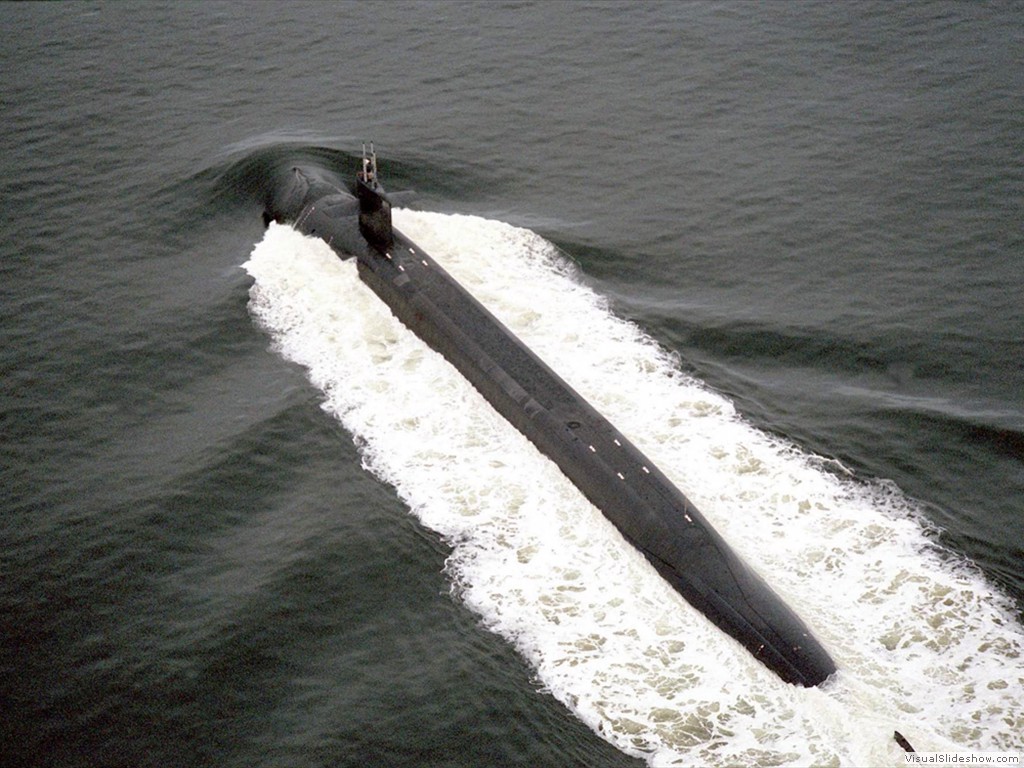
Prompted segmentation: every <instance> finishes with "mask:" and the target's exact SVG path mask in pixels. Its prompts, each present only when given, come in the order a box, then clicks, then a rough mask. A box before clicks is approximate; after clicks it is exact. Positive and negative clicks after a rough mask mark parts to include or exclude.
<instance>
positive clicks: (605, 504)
mask: <svg viewBox="0 0 1024 768" xmlns="http://www.w3.org/2000/svg"><path fill="white" fill-rule="evenodd" d="M361 186H363V185H360V186H357V188H356V190H355V191H356V193H357V195H360V194H362V196H364V197H365V196H366V195H365V190H363V189H361ZM378 189H379V194H380V197H381V198H382V200H383V202H384V205H385V206H387V211H386V217H387V226H386V228H387V229H388V231H387V232H386V233H385V234H386V236H387V248H390V247H391V242H392V240H391V232H390V202H389V201H388V199H387V197H385V196H384V194H383V190H382V189H380V188H379V187H378ZM370 197H371V198H372V197H373V194H371V195H370ZM375 202H379V201H375ZM359 215H360V200H359V199H358V198H357V196H356V195H353V194H352V193H351V192H350V191H349V188H348V187H347V185H345V184H344V183H343V182H341V181H340V179H338V178H337V177H336V176H334V175H333V174H331V173H330V172H326V171H323V170H322V169H319V168H309V167H301V166H295V167H292V168H291V169H289V171H288V172H287V173H284V174H282V176H281V177H280V179H279V183H278V185H277V187H276V189H275V191H274V193H273V195H272V197H271V199H270V200H268V201H267V207H266V212H265V214H264V216H265V219H267V220H271V219H272V220H276V221H279V222H287V223H291V224H293V225H294V226H295V227H296V229H298V230H299V231H301V232H303V233H304V234H307V235H313V236H317V237H320V238H322V239H323V240H324V241H325V242H327V243H328V245H330V246H331V247H332V248H333V249H334V250H335V251H336V252H338V253H339V254H340V255H341V254H343V255H345V256H358V257H359V260H360V275H361V276H362V277H363V279H364V280H367V278H368V276H369V275H368V273H371V272H372V271H373V270H372V267H369V266H368V265H369V264H372V263H374V262H375V260H376V259H380V261H381V262H382V263H383V261H384V260H383V259H381V258H380V257H381V255H382V254H383V252H384V250H385V246H384V244H383V242H382V241H381V239H380V238H381V233H380V232H375V231H371V230H370V229H368V228H367V227H366V226H365V219H366V218H367V217H365V216H364V222H363V225H362V226H361V224H360V220H359ZM400 239H401V240H402V241H405V240H406V239H405V238H404V237H401V236H400ZM416 250H417V251H420V252H421V253H422V251H421V249H419V248H418V247H417V248H416ZM388 262H389V263H390V257H388ZM364 267H365V268H366V269H364ZM441 273H443V270H441V269H440V268H437V269H436V270H435V274H441ZM447 279H449V280H451V278H450V277H447ZM453 282H454V281H453ZM371 287H374V286H372V285H371ZM381 287H382V286H381ZM375 290H377V289H376V288H375ZM377 292H378V293H379V294H381V297H382V298H383V299H384V300H385V302H386V303H388V304H389V306H391V309H392V310H393V311H395V313H396V314H397V315H399V316H400V317H401V315H402V314H403V313H401V312H399V311H398V308H397V307H395V306H392V301H389V300H388V299H387V298H386V297H385V296H384V295H383V294H382V293H381V291H380V290H377ZM460 292H463V291H460ZM465 301H467V302H472V303H473V304H476V305H477V307H476V311H477V312H478V313H479V312H483V313H484V314H485V315H487V317H488V318H489V319H490V320H491V321H493V323H494V324H496V325H497V326H498V327H499V328H500V329H501V331H502V332H503V333H504V334H505V335H506V336H507V338H508V343H509V344H513V345H516V346H518V347H520V348H521V349H522V350H524V351H525V353H526V354H528V355H530V356H532V357H535V356H534V355H533V353H532V352H531V351H530V350H528V348H526V347H525V345H523V344H522V342H521V341H519V340H518V339H517V338H516V337H515V336H514V335H513V334H512V333H511V331H508V330H507V329H505V328H504V326H502V325H501V323H500V322H499V321H498V320H497V319H496V318H493V316H491V315H490V313H489V312H487V310H486V309H484V308H483V307H482V306H480V305H479V304H478V302H476V301H475V299H473V298H472V297H471V296H469V295H468V294H466V295H465ZM439 311H440V312H442V313H443V312H444V310H439ZM413 330H414V331H416V332H417V334H418V335H421V336H423V335H424V334H423V331H422V330H417V329H415V328H414V329H413ZM428 343H429V342H428ZM460 344H461V345H462V346H463V347H465V346H472V344H473V341H472V339H467V338H463V339H461V341H460ZM431 346H435V345H434V344H431ZM462 353H463V354H464V353H465V349H463V350H462ZM446 356H448V355H446ZM537 360H538V363H539V364H540V365H542V366H544V363H543V362H542V361H539V358H538V359H537ZM456 367H459V368H460V370H461V368H462V366H459V365H457V366H456ZM544 367H545V368H546V366H544ZM552 375H554V374H552ZM565 387H566V388H567V389H568V385H565ZM570 391H571V390H570ZM492 405H494V403H492ZM499 410H500V409H499ZM588 410H589V408H588ZM503 415H506V417H508V414H503ZM510 420H511V421H512V422H513V424H515V423H516V421H515V420H514V419H510ZM517 426H519V425H517ZM551 427H552V431H553V430H554V429H555V428H556V427H555V424H554V423H552V424H551ZM520 429H521V427H520ZM531 439H533V438H532V437H531ZM534 442H535V443H536V442H537V441H536V440H534ZM538 447H540V446H539V445H538ZM563 447H564V446H563ZM629 448H630V450H636V449H635V448H633V447H632V446H631V445H630V446H629ZM544 452H545V453H548V451H544ZM637 455H641V454H639V452H637ZM584 460H589V458H586V459H584ZM560 466H561V464H560ZM564 469H566V467H563V470H564ZM651 469H652V470H653V472H654V477H652V478H651V480H653V481H655V482H656V483H658V484H659V485H657V486H656V487H657V489H658V490H656V491H655V492H654V493H653V498H652V494H651V492H650V491H644V492H640V491H631V492H630V493H631V494H632V496H631V497H629V498H627V497H622V496H621V495H618V496H616V497H615V498H614V499H613V498H612V497H610V496H609V497H608V498H604V497H603V491H602V490H601V488H600V486H601V483H600V481H598V482H596V483H595V482H591V483H586V482H584V483H580V482H579V478H576V477H572V478H571V479H573V481H574V482H576V484H577V485H578V486H579V487H580V489H581V491H583V492H584V495H586V496H587V497H588V499H589V500H590V501H592V502H593V503H594V504H595V505H596V506H597V507H598V508H599V509H601V510H602V511H603V512H604V513H605V514H606V515H607V516H608V517H609V519H611V521H612V522H613V523H614V524H615V525H616V527H617V528H618V529H619V530H620V532H621V533H622V534H623V535H624V537H625V538H626V539H627V541H629V542H630V543H631V544H632V545H633V546H635V547H636V548H637V549H638V550H639V551H640V552H642V553H643V554H644V556H645V557H646V558H647V559H648V561H649V562H650V563H651V564H652V565H653V566H654V568H655V569H656V570H657V571H658V573H659V574H660V575H661V576H662V578H664V579H665V580H666V581H667V582H668V583H669V584H670V585H671V586H672V587H673V588H674V589H675V590H676V591H677V592H679V593H680V594H681V595H682V596H683V597H684V598H685V599H686V600H687V601H688V602H689V603H690V604H691V605H692V606H693V607H694V608H696V609H697V610H699V611H700V612H702V613H703V614H704V615H705V616H706V617H707V618H708V619H709V620H711V621H712V622H713V623H714V624H715V625H716V626H718V627H719V628H720V629H722V630H723V631H724V632H726V633H727V634H729V635H730V636H731V637H733V638H734V639H735V640H737V641H738V642H740V643H741V644H742V645H743V646H745V647H746V648H747V649H748V650H749V651H750V653H751V654H752V655H753V656H754V657H755V658H757V659H758V660H759V661H761V662H762V663H763V664H764V665H765V666H767V667H768V668H769V669H771V670H773V671H774V672H775V673H776V674H777V675H778V676H779V677H780V678H782V679H783V680H785V681H786V682H789V683H794V684H797V685H802V686H813V685H818V684H820V683H822V682H823V681H824V680H825V679H827V678H828V677H829V676H830V675H831V674H832V673H833V672H835V671H836V667H835V663H834V662H833V661H832V659H831V657H830V656H829V655H828V653H827V652H826V651H825V650H824V648H823V647H822V646H821V645H820V644H819V643H818V641H817V639H816V638H815V637H814V636H813V635H812V634H811V633H810V631H809V629H808V628H807V626H806V625H805V624H804V623H803V622H802V621H801V620H800V618H799V617H798V616H797V615H796V614H795V613H794V612H793V611H792V610H791V609H790V608H789V606H788V605H787V604H786V603H784V602H783V601H782V599H781V598H780V597H779V596H778V595H777V594H776V593H775V592H774V591H773V590H772V589H771V588H770V587H769V586H768V585H767V584H766V583H765V582H764V581H763V580H762V579H761V578H760V577H759V576H758V575H757V574H756V573H755V572H754V571H753V570H752V569H751V568H750V567H749V566H748V565H746V563H744V562H743V561H742V560H741V559H740V558H739V557H738V556H737V555H736V554H735V553H734V552H733V551H732V549H731V548H730V547H729V546H728V545H727V544H726V543H725V541H724V540H723V539H722V538H721V537H720V536H719V535H718V533H717V532H716V531H715V530H714V529H713V528H712V527H711V526H710V525H709V524H708V523H707V522H706V521H705V520H704V518H703V516H702V515H701V514H700V513H699V512H698V511H697V510H696V509H695V508H694V507H693V506H692V504H690V502H689V501H688V500H687V499H686V498H685V497H684V496H683V495H682V493H681V492H679V491H678V489H676V488H675V486H674V485H673V484H672V483H671V481H669V480H668V479H667V478H665V477H664V476H663V475H662V474H661V473H660V472H659V471H658V470H657V469H656V468H654V467H653V466H652V467H651ZM592 471H593V467H588V468H586V469H582V471H581V472H580V473H576V472H570V474H580V475H581V476H582V475H583V474H587V475H589V474H591V473H592ZM593 477H594V478H595V480H596V478H597V475H596V474H595V475H593ZM584 486H588V487H584ZM595 488H596V490H595ZM620 489H621V485H620V486H618V487H617V489H616V490H615V491H614V493H615V494H620V493H621V490H620ZM652 501H653V502H654V503H652ZM624 502H626V503H624ZM684 518H685V519H686V520H687V521H688V522H689V524H684V523H683V519H684Z"/></svg>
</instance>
